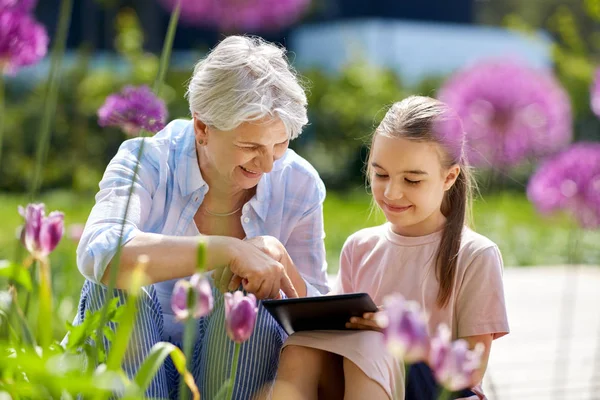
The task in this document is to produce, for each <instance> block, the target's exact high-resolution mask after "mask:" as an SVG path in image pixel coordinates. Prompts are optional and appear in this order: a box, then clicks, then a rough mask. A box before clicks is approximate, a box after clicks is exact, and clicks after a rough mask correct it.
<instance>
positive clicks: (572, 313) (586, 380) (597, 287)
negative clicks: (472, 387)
mask: <svg viewBox="0 0 600 400" xmlns="http://www.w3.org/2000/svg"><path fill="white" fill-rule="evenodd" d="M504 286H505V292H506V299H507V308H508V316H509V322H510V327H511V333H510V334H509V335H508V336H505V337H503V338H500V339H498V340H497V341H495V342H494V344H493V346H492V355H491V357H490V363H489V366H488V373H487V374H486V376H487V380H486V381H485V382H484V388H485V390H486V393H487V394H488V395H489V398H490V399H491V400H512V399H532V400H533V399H540V400H541V399H549V400H552V399H557V400H558V399H561V400H562V399H565V400H566V399H569V400H577V399H586V400H592V399H594V400H600V268H599V267H584V266H582V267H568V268H565V267H534V268H507V269H506V270H505V273H504ZM566 287H568V288H569V289H570V290H569V291H568V292H567V297H566V304H567V305H568V307H567V309H568V310H567V311H566V312H565V311H563V308H564V306H563V305H564V304H565V288H566ZM561 327H562V328H561ZM564 327H567V328H566V329H565V328H564ZM569 327H570V328H569ZM559 338H562V339H559ZM559 343H561V346H560V348H561V349H562V350H559ZM565 346H568V347H565ZM557 361H560V363H559V368H560V371H561V373H560V374H559V375H556V372H555V371H556V368H557ZM557 376H562V377H563V378H562V379H557Z"/></svg>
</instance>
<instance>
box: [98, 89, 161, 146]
mask: <svg viewBox="0 0 600 400" xmlns="http://www.w3.org/2000/svg"><path fill="white" fill-rule="evenodd" d="M166 119H167V107H166V106H165V102H164V101H163V100H162V99H160V98H158V97H156V95H155V94H154V93H152V90H150V88H149V87H148V86H139V87H134V86H126V87H125V88H123V90H122V91H121V92H120V93H118V94H112V95H110V96H108V97H107V98H106V101H105V102H104V104H103V105H102V107H100V109H99V110H98V123H99V124H100V126H117V127H120V128H121V129H122V130H123V131H124V132H125V133H126V134H128V135H135V134H137V133H138V132H139V130H140V129H145V130H146V131H148V132H151V133H156V132H158V131H160V130H161V129H162V128H164V127H165V123H166Z"/></svg>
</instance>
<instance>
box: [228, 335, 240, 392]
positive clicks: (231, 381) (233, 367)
mask: <svg viewBox="0 0 600 400" xmlns="http://www.w3.org/2000/svg"><path fill="white" fill-rule="evenodd" d="M241 348H242V345H241V344H240V343H236V344H235V350H234V352H233V361H232V363H231V375H229V385H228V386H227V396H226V397H225V398H226V399H231V400H235V399H234V398H233V387H234V386H235V376H236V374H237V367H238V361H239V359H240V349H241Z"/></svg>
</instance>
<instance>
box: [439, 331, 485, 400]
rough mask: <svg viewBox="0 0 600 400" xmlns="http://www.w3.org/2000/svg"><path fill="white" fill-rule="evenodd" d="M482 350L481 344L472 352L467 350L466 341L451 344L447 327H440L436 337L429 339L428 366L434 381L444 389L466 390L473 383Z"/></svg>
mask: <svg viewBox="0 0 600 400" xmlns="http://www.w3.org/2000/svg"><path fill="white" fill-rule="evenodd" d="M483 350H484V346H483V344H482V343H478V344H477V346H475V349H474V350H469V346H468V343H467V341H466V340H463V339H459V340H456V341H454V342H452V341H451V338H450V330H449V329H448V327H447V326H446V325H440V326H439V327H438V331H437V334H436V336H434V337H433V338H432V339H431V351H430V353H429V366H430V367H431V369H432V371H433V374H434V375H435V378H436V380H437V381H438V382H439V383H440V384H441V385H442V386H444V387H445V388H446V389H448V390H450V391H457V390H462V389H466V388H468V387H469V386H471V385H473V384H474V383H475V382H473V381H474V378H475V374H476V373H477V370H478V369H479V366H480V364H481V356H482V354H483Z"/></svg>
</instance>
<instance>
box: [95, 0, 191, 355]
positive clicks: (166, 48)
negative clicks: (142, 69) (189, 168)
mask: <svg viewBox="0 0 600 400" xmlns="http://www.w3.org/2000/svg"><path fill="white" fill-rule="evenodd" d="M180 1H181V0H180ZM180 1H178V2H177V6H176V7H175V9H174V10H173V12H172V13H171V19H170V21H169V27H168V29H167V34H166V37H165V43H164V45H163V50H162V54H161V59H160V67H159V70H158V75H157V77H156V81H155V82H154V92H155V94H156V95H158V94H159V93H160V90H161V89H162V85H163V81H164V77H165V74H166V70H167V67H168V65H169V59H170V57H171V49H172V48H173V39H174V38H175V31H176V28H177V21H178V20H179V9H180ZM144 144H145V140H144V139H142V142H141V144H140V148H139V150H138V153H137V162H136V164H135V167H134V170H133V176H132V178H131V185H130V186H129V193H128V196H127V202H126V204H125V211H124V213H123V220H122V222H121V232H120V234H119V242H118V244H117V253H116V254H115V257H114V258H113V262H112V263H111V269H110V276H109V282H108V289H107V293H108V295H107V298H106V299H105V303H104V307H102V315H101V319H100V321H101V323H100V324H99V326H98V329H97V330H96V338H97V340H96V346H95V347H94V349H95V354H94V358H95V359H96V361H97V360H98V352H99V350H100V349H103V347H104V343H103V340H102V338H103V337H104V336H103V327H104V326H105V325H106V322H107V321H106V319H107V316H108V305H109V303H110V300H112V298H113V296H114V288H115V286H116V283H117V276H118V271H119V263H120V260H121V251H122V246H123V233H124V231H125V221H126V220H127V214H128V212H129V204H130V201H131V195H132V193H133V188H134V185H135V181H136V179H137V174H138V171H139V166H140V160H141V159H142V154H143V152H144Z"/></svg>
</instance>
